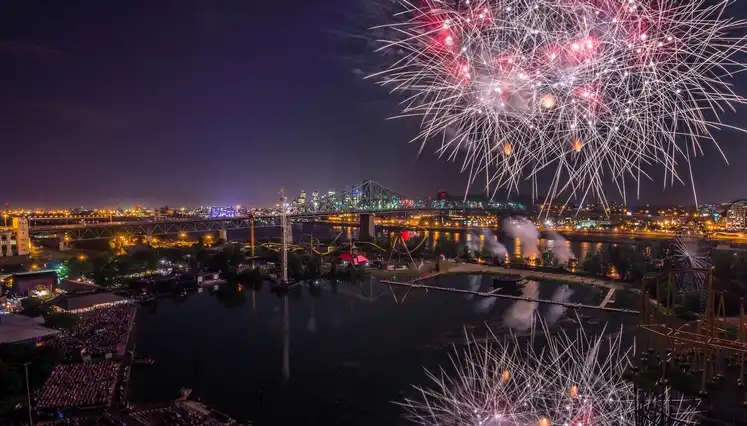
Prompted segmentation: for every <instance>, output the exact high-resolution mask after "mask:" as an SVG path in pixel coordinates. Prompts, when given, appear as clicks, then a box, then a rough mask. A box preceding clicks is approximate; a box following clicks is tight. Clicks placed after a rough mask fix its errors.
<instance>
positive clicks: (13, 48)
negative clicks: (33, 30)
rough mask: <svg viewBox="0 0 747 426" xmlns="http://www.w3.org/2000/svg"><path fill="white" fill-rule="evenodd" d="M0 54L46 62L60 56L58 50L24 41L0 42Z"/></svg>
mask: <svg viewBox="0 0 747 426" xmlns="http://www.w3.org/2000/svg"><path fill="white" fill-rule="evenodd" d="M0 54H3V55H10V56H16V57H19V58H25V59H32V60H35V61H40V62H47V61H51V60H55V59H58V58H60V57H61V56H62V53H61V52H60V51H59V50H56V49H53V48H51V47H48V46H43V45H41V44H37V43H34V42H30V41H24V40H0Z"/></svg>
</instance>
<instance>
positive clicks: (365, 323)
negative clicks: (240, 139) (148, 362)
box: [131, 276, 636, 426]
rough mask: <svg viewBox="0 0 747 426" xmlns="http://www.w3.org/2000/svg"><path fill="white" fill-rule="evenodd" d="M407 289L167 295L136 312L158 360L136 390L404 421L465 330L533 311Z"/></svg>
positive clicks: (568, 321)
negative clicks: (407, 404)
mask: <svg viewBox="0 0 747 426" xmlns="http://www.w3.org/2000/svg"><path fill="white" fill-rule="evenodd" d="M438 280H439V284H441V285H448V286H453V287H461V288H483V289H487V288H489V287H490V282H491V281H490V278H489V277H479V276H477V277H474V276H473V277H467V276H452V277H440V278H438ZM559 288H561V286H560V285H559V284H556V283H537V284H536V285H535V286H534V287H533V290H534V291H535V295H534V296H535V297H537V296H539V297H541V298H545V299H550V298H553V297H554V295H555V294H556V292H558V291H559V290H558V289H559ZM571 289H572V290H573V291H572V293H571V295H570V301H572V302H578V303H586V304H599V302H600V301H601V300H602V299H603V298H604V295H605V293H606V289H597V288H591V287H588V286H586V287H584V286H574V287H572V288H571ZM392 291H394V292H395V295H396V300H395V297H393V295H392ZM524 291H528V290H527V289H526V288H525V290H524ZM537 293H538V294H537ZM618 293H621V292H618ZM565 294H568V293H565ZM404 296H405V291H404V290H403V289H397V288H395V289H393V290H392V289H390V287H388V286H386V285H384V284H380V283H378V282H377V281H376V280H375V279H373V278H367V279H366V280H365V281H363V282H361V283H344V282H341V283H338V284H335V285H329V283H327V285H324V286H323V289H322V290H321V291H319V292H314V293H312V292H311V291H310V290H309V289H308V288H303V289H299V291H297V292H295V293H291V294H290V295H289V296H286V297H279V296H277V295H275V294H273V293H271V292H270V290H269V286H268V285H267V284H265V285H264V288H262V289H260V290H259V291H256V292H255V291H253V290H246V291H230V290H220V291H218V292H212V291H208V290H205V292H203V293H201V294H197V293H195V294H191V295H189V296H188V297H186V298H185V299H181V298H175V299H168V298H167V299H160V300H159V301H158V302H157V305H154V306H152V307H143V308H142V309H141V310H140V313H139V316H138V322H137V339H136V342H137V353H138V355H143V356H150V357H153V358H154V359H155V361H156V363H155V364H154V365H152V366H135V367H133V378H132V387H131V396H132V397H133V398H134V400H135V402H136V403H137V402H149V401H152V402H155V401H166V400H169V399H173V398H174V396H175V395H176V394H177V392H178V390H179V389H180V388H181V387H183V386H185V387H189V388H192V389H193V390H194V395H196V396H198V397H200V398H202V400H203V401H204V402H205V403H206V404H208V405H210V406H212V407H214V408H216V409H218V410H220V411H222V412H225V413H226V414H228V415H230V416H233V417H235V418H236V419H238V420H253V421H254V422H255V423H254V424H255V425H274V424H324V425H347V424H355V425H363V426H366V425H384V424H386V425H396V424H401V422H402V420H400V419H401V409H400V408H399V407H398V406H396V405H395V404H393V403H392V402H391V401H401V400H402V399H403V398H404V396H405V395H410V396H414V393H413V390H412V387H411V385H413V384H419V385H427V384H428V378H427V376H426V374H425V373H424V370H423V367H427V368H429V369H434V368H438V366H440V365H443V366H445V367H448V365H449V361H448V355H449V354H450V353H451V352H452V349H453V348H452V345H453V344H457V345H461V344H462V343H463V342H464V329H465V327H466V328H467V329H468V330H470V332H472V333H474V334H476V335H478V336H482V335H485V333H486V328H485V327H486V324H487V325H489V326H490V328H491V329H492V330H493V331H496V332H498V333H505V330H506V327H507V325H510V326H512V327H514V328H515V329H517V330H520V329H523V328H525V327H526V326H527V324H529V323H528V318H530V317H531V315H532V312H533V309H532V307H531V306H530V305H531V304H529V303H528V302H514V301H509V300H505V299H490V300H487V299H480V298H477V299H479V300H476V299H474V298H473V299H470V298H469V297H467V296H465V295H462V294H458V295H457V294H451V293H444V292H436V291H430V292H428V293H425V292H422V291H411V292H410V293H409V294H407V296H406V298H404V301H402V299H403V297H404ZM617 298H618V300H617V302H616V303H615V306H617V307H634V306H635V303H636V302H635V299H634V298H633V297H630V296H625V295H624V294H621V295H618V296H617ZM398 301H399V302H398ZM286 302H287V305H286ZM286 306H287V311H286ZM286 312H287V314H288V315H287V322H285V321H286V315H285V313H286ZM536 312H538V313H539V315H542V316H543V317H545V318H547V319H548V320H549V321H552V322H554V323H555V326H554V327H555V328H554V330H557V329H558V327H562V328H563V329H565V330H567V331H569V332H572V331H573V329H574V328H576V327H578V325H577V321H576V317H575V314H573V313H572V312H567V313H566V314H565V315H564V316H563V318H562V319H560V320H559V321H557V320H555V318H557V317H558V315H559V314H560V312H559V311H558V308H557V307H556V308H553V307H552V306H550V305H544V306H539V308H538V310H537V311H536ZM583 314H585V315H588V316H589V317H587V318H584V324H585V325H586V326H587V328H592V329H595V330H600V329H601V327H602V325H603V324H604V323H606V322H609V327H610V328H613V329H615V330H619V327H620V326H624V327H625V329H626V330H630V329H632V328H634V327H635V324H636V317H635V316H625V315H620V314H613V313H609V312H601V311H586V312H583ZM286 330H287V332H286Z"/></svg>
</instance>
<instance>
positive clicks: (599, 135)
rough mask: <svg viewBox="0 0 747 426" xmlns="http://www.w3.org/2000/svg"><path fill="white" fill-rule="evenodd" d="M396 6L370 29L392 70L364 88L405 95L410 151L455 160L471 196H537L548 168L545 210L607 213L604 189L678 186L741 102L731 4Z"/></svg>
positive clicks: (524, 1)
mask: <svg viewBox="0 0 747 426" xmlns="http://www.w3.org/2000/svg"><path fill="white" fill-rule="evenodd" d="M399 2H400V6H401V9H402V12H400V13H398V14H396V16H393V17H392V18H391V19H392V20H391V23H390V24H388V25H383V26H381V27H377V29H376V31H377V34H387V36H386V39H384V40H380V42H381V48H380V49H379V50H380V51H395V52H397V55H394V57H395V58H396V59H395V60H394V61H393V64H391V66H390V67H389V68H388V69H386V70H385V71H382V72H379V73H376V74H373V75H371V76H370V78H375V79H378V80H379V81H380V82H381V84H382V85H384V86H386V87H389V88H390V89H391V90H392V91H402V92H405V93H406V94H407V98H406V99H405V100H404V102H403V112H402V114H401V116H402V117H406V116H418V117H420V118H421V120H422V122H421V132H420V134H419V135H418V137H417V138H416V140H420V141H421V142H422V143H423V144H425V143H426V141H427V140H430V139H437V138H438V139H440V140H441V146H440V148H439V149H438V150H437V153H438V154H439V155H443V156H447V157H448V158H449V159H456V158H457V157H458V155H459V153H463V154H464V160H463V163H462V169H463V171H465V172H468V173H469V182H470V184H474V183H476V182H477V181H478V178H479V177H480V176H485V186H486V188H488V189H491V190H493V191H497V190H498V189H508V190H518V185H519V183H520V182H521V181H523V180H524V179H527V178H529V179H533V180H535V183H534V185H533V188H536V178H537V175H538V173H540V172H541V171H543V170H546V169H547V170H550V171H553V172H554V175H553V176H554V177H553V179H552V182H551V185H550V190H549V192H548V194H547V197H548V199H549V198H554V197H555V196H557V195H559V194H561V193H566V194H568V196H569V197H571V196H575V197H580V198H581V199H582V200H583V199H585V198H586V197H587V196H588V195H589V194H593V195H595V196H596V197H598V198H599V199H601V200H606V196H605V193H604V192H603V188H602V187H603V185H604V183H605V181H608V180H611V181H612V182H614V184H615V185H616V186H617V189H618V190H619V192H620V194H621V195H622V196H623V197H626V196H627V188H626V185H625V181H626V179H629V180H632V181H634V182H635V186H636V188H637V190H639V189H640V184H641V180H643V179H652V177H651V176H649V175H648V174H647V172H646V170H647V169H648V168H649V166H652V165H660V166H663V170H664V184H665V185H666V184H673V183H674V182H682V183H683V184H684V182H685V180H683V179H682V176H681V174H680V172H679V169H680V167H681V166H682V165H683V164H684V163H687V167H685V168H686V169H688V170H690V168H689V163H690V160H691V159H692V158H693V157H694V156H696V155H699V154H702V153H703V149H702V145H703V144H704V142H713V143H714V144H715V145H716V147H718V144H717V143H716V142H715V140H714V136H713V132H714V131H715V130H717V129H722V128H727V127H731V126H728V125H726V124H724V123H722V122H721V121H720V118H719V115H720V114H722V113H723V112H724V111H726V110H733V109H734V106H735V105H737V104H742V103H746V102H745V98H743V97H741V96H739V95H737V94H736V93H734V91H733V90H732V88H731V87H730V85H729V83H728V80H729V79H730V78H731V77H732V76H733V74H734V73H737V72H741V71H744V70H745V69H746V68H747V66H746V65H745V64H743V63H741V62H740V61H739V60H738V59H736V57H735V54H737V53H740V52H745V51H747V44H746V43H745V42H744V41H745V37H744V30H743V29H744V27H745V22H744V21H742V20H736V19H730V18H728V16H727V14H726V9H727V6H728V5H729V4H730V3H731V0H716V1H710V0H691V1H687V2H681V1H678V0H657V1H653V0H638V1H636V0H471V1H470V0H463V1H458V0H399ZM382 29H386V30H387V31H382ZM740 130H741V129H740ZM421 149H422V148H421ZM719 151H720V148H719ZM721 154H722V156H723V153H721ZM724 158H725V157H724ZM691 183H692V180H691ZM693 190H694V188H693ZM493 194H495V192H493Z"/></svg>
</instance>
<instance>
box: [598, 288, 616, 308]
mask: <svg viewBox="0 0 747 426" xmlns="http://www.w3.org/2000/svg"><path fill="white" fill-rule="evenodd" d="M614 295H615V289H614V288H611V289H610V291H608V292H607V295H606V296H604V300H602V303H600V304H599V307H600V308H604V307H605V306H607V304H608V303H610V300H612V296H614Z"/></svg>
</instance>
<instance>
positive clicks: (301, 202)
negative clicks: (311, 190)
mask: <svg viewBox="0 0 747 426" xmlns="http://www.w3.org/2000/svg"><path fill="white" fill-rule="evenodd" d="M296 204H298V205H299V206H305V205H306V190H305V189H302V190H301V193H300V194H299V195H298V199H296Z"/></svg>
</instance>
